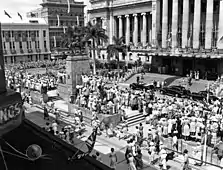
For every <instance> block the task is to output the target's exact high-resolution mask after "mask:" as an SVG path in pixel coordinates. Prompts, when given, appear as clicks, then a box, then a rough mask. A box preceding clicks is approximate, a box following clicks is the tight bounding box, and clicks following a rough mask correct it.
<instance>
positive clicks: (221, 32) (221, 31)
mask: <svg viewBox="0 0 223 170" xmlns="http://www.w3.org/2000/svg"><path fill="white" fill-rule="evenodd" d="M222 16H223V1H220V9H219V23H218V40H219V38H221V37H222V36H223V17H222ZM217 47H218V49H223V41H218V42H217Z"/></svg>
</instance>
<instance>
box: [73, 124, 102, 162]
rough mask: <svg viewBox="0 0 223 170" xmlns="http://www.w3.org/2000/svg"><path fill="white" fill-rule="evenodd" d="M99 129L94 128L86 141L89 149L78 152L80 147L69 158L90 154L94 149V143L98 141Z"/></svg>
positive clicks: (78, 157)
mask: <svg viewBox="0 0 223 170" xmlns="http://www.w3.org/2000/svg"><path fill="white" fill-rule="evenodd" d="M97 130H98V127H97V128H96V129H94V130H93V132H92V133H91V135H90V136H89V137H88V139H87V140H86V141H85V144H86V145H87V148H88V151H87V152H84V153H80V154H78V152H79V151H80V149H79V150H78V151H77V152H76V153H75V154H74V155H73V156H72V157H71V158H69V160H78V159H82V158H84V157H85V156H88V155H89V154H90V153H91V151H92V150H93V149H94V144H95V142H96V137H97Z"/></svg>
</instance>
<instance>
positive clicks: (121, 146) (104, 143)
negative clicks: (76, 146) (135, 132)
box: [26, 105, 220, 170]
mask: <svg viewBox="0 0 223 170" xmlns="http://www.w3.org/2000/svg"><path fill="white" fill-rule="evenodd" d="M26 106H27V105H26ZM55 107H56V108H58V109H60V110H62V109H63V108H61V107H60V105H55ZM28 111H31V112H35V111H37V112H42V110H41V109H39V108H36V107H32V108H29V107H28ZM30 114H32V113H30ZM26 115H27V118H28V119H32V118H31V117H30V116H29V113H27V114H26ZM38 116H39V117H41V116H42V115H38ZM50 116H51V117H53V118H55V116H54V115H53V114H51V113H50ZM70 119H72V118H70ZM66 123H69V124H71V123H72V121H71V120H70V121H69V119H68V120H66ZM86 129H87V131H86V133H85V138H83V139H82V140H84V139H86V138H87V136H89V135H90V134H91V131H92V128H91V127H89V126H87V127H86ZM126 144H127V143H126V141H125V140H119V139H118V138H116V137H113V138H111V139H110V138H106V137H105V135H104V134H102V135H101V136H98V137H97V142H96V144H95V148H94V149H95V150H96V151H99V152H101V153H102V154H103V159H104V160H105V162H104V163H105V164H107V165H109V158H108V154H109V153H110V148H111V147H114V148H115V150H116V151H117V152H118V160H120V161H119V164H118V167H119V168H118V167H117V169H118V170H119V169H120V170H125V169H126V167H127V165H126V163H125V158H124V152H125V147H126ZM142 154H143V162H144V164H145V167H146V168H145V169H148V170H151V169H154V168H156V169H159V166H158V165H155V166H153V167H151V165H150V164H149V162H148V160H149V159H150V158H149V155H148V153H147V151H146V150H142ZM182 162H183V159H182V156H178V157H177V158H175V159H174V160H169V161H168V162H167V164H168V166H169V167H170V168H169V170H179V169H180V168H181V163H182ZM147 166H148V167H147ZM191 167H192V168H193V169H196V170H209V169H210V168H211V170H215V169H216V170H220V168H216V167H214V166H209V165H207V166H201V167H197V166H193V165H191ZM126 170H127V169H126Z"/></svg>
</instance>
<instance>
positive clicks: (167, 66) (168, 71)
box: [162, 58, 172, 74]
mask: <svg viewBox="0 0 223 170" xmlns="http://www.w3.org/2000/svg"><path fill="white" fill-rule="evenodd" d="M162 67H165V74H171V68H172V63H171V59H169V58H163V62H162Z"/></svg>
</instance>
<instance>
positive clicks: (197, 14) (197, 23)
mask: <svg viewBox="0 0 223 170" xmlns="http://www.w3.org/2000/svg"><path fill="white" fill-rule="evenodd" d="M200 27H201V0H195V1H194V28H193V48H194V49H198V48H199V44H200V42H199V35H200Z"/></svg>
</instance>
